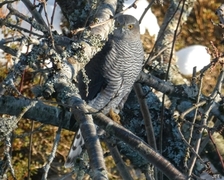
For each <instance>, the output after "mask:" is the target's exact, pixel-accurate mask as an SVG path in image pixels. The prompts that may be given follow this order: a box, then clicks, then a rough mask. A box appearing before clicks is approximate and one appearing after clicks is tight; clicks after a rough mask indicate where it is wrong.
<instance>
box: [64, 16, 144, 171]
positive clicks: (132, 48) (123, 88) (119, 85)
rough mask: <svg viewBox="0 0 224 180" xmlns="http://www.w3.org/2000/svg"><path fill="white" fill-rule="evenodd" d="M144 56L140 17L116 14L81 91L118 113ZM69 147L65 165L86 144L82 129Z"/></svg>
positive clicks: (93, 103)
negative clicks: (106, 39)
mask: <svg viewBox="0 0 224 180" xmlns="http://www.w3.org/2000/svg"><path fill="white" fill-rule="evenodd" d="M143 59H144V51H143V47H142V43H141V40H140V31H139V23H138V20H137V19H136V18H135V17H133V16H131V15H119V16H118V17H117V18H115V29H114V31H113V33H112V34H111V35H110V36H109V39H108V41H107V42H106V44H105V45H104V47H103V48H102V50H101V51H100V52H99V53H97V54H96V55H95V56H94V57H93V58H92V59H91V60H90V62H89V63H88V64H87V65H86V67H85V76H86V75H87V76H88V78H89V80H90V82H89V83H88V85H86V84H85V83H82V81H83V78H84V75H83V74H82V75H80V79H81V81H80V82H79V83H80V85H79V89H80V94H81V96H82V98H83V99H84V100H86V102H87V103H88V105H90V106H92V107H93V108H95V109H97V110H99V111H101V112H103V113H104V114H107V113H108V112H109V111H110V110H111V109H112V110H113V111H114V112H116V113H119V111H120V110H121V109H122V107H123V104H124V102H125V101H126V98H127V96H128V95H129V93H130V91H131V89H132V86H133V84H134V82H135V81H136V78H137V76H138V75H139V73H140V71H141V68H142V65H143ZM77 134H78V135H77V136H76V138H75V139H74V142H73V145H72V147H71V149H70V152H69V155H68V158H67V161H66V163H65V167H71V166H72V164H73V161H74V158H75V157H76V156H77V155H79V154H80V153H81V151H82V148H81V146H80V145H83V144H84V141H83V138H82V136H81V132H80V130H79V131H78V132H77Z"/></svg>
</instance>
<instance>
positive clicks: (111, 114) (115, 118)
mask: <svg viewBox="0 0 224 180" xmlns="http://www.w3.org/2000/svg"><path fill="white" fill-rule="evenodd" d="M109 117H110V118H111V119H112V120H113V121H115V122H116V123H118V124H121V123H120V120H121V118H120V116H119V115H118V114H117V113H115V112H114V111H113V109H110V111H109Z"/></svg>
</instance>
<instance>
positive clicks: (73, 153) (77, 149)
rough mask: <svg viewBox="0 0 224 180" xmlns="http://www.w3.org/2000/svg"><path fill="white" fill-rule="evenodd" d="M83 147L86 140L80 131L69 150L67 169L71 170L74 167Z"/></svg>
mask: <svg viewBox="0 0 224 180" xmlns="http://www.w3.org/2000/svg"><path fill="white" fill-rule="evenodd" d="M83 145H84V139H83V137H82V133H81V130H80V129H79V130H78V132H77V134H76V135H75V138H74V140H73V143H72V145H71V148H70V150H69V154H68V157H67V159H66V162H65V164H64V166H65V168H70V167H72V166H73V165H74V161H75V158H76V157H77V156H79V155H80V154H81V152H82V146H83Z"/></svg>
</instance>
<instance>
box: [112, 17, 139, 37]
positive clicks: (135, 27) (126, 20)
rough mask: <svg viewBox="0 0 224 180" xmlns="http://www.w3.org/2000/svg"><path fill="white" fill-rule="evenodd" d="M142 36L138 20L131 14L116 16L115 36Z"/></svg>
mask: <svg viewBox="0 0 224 180" xmlns="http://www.w3.org/2000/svg"><path fill="white" fill-rule="evenodd" d="M136 36H140V28H139V22H138V20H137V19H136V18H135V17H133V16H131V15H120V16H118V17H116V18H115V29H114V37H117V38H128V39H132V38H133V39H134V38H135V37H136Z"/></svg>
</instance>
